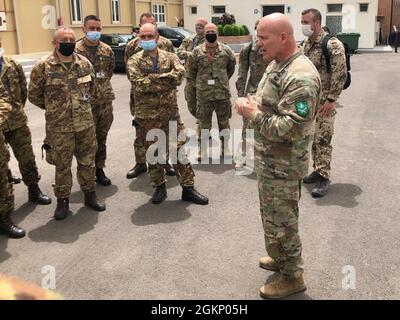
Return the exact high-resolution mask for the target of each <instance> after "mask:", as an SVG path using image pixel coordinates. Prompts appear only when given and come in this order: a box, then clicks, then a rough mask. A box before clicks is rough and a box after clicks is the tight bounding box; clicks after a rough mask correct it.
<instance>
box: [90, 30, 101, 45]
mask: <svg viewBox="0 0 400 320" xmlns="http://www.w3.org/2000/svg"><path fill="white" fill-rule="evenodd" d="M86 37H87V38H88V39H89V40H90V41H93V42H96V41H98V40H100V37H101V32H99V31H88V32H87V33H86Z"/></svg>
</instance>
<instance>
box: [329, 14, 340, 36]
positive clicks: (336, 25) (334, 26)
mask: <svg viewBox="0 0 400 320" xmlns="http://www.w3.org/2000/svg"><path fill="white" fill-rule="evenodd" d="M342 22H343V16H327V17H326V26H327V27H328V28H329V30H330V31H331V34H332V35H336V34H338V33H340V32H342Z"/></svg>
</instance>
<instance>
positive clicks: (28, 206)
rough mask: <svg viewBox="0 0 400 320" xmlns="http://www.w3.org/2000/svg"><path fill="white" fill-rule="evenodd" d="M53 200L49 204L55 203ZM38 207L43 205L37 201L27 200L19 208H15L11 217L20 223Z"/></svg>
mask: <svg viewBox="0 0 400 320" xmlns="http://www.w3.org/2000/svg"><path fill="white" fill-rule="evenodd" d="M53 202H54V200H53V199H51V204H49V206H51V205H52V204H53ZM37 207H42V206H40V205H38V204H36V203H32V202H26V203H24V204H23V205H22V206H20V207H19V208H18V209H16V210H14V211H13V213H11V219H12V220H13V221H14V222H15V223H16V224H17V225H18V224H20V223H21V222H22V221H24V219H25V218H26V217H27V216H28V215H29V214H31V213H32V212H33V211H35V209H36V208H37ZM43 207H47V206H43Z"/></svg>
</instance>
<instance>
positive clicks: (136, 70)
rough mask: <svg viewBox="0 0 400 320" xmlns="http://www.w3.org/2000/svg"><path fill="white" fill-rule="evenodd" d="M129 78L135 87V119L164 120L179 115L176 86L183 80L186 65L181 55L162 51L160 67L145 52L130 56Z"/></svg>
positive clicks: (159, 61)
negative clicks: (183, 63) (182, 61)
mask: <svg viewBox="0 0 400 320" xmlns="http://www.w3.org/2000/svg"><path fill="white" fill-rule="evenodd" d="M127 73H128V78H129V81H130V82H131V84H132V87H133V88H134V91H133V92H134V99H135V118H138V119H160V118H161V119H162V118H164V117H167V118H170V116H171V114H173V113H175V114H178V105H177V97H176V87H177V86H179V85H180V84H181V83H182V80H183V77H184V75H185V68H184V67H183V66H182V64H181V63H180V61H179V59H178V57H177V56H176V55H175V54H172V53H170V52H167V51H163V50H158V57H157V66H153V60H152V58H151V57H150V55H148V54H147V53H145V52H143V51H142V52H139V53H137V54H135V55H134V56H132V57H131V58H129V60H128V65H127Z"/></svg>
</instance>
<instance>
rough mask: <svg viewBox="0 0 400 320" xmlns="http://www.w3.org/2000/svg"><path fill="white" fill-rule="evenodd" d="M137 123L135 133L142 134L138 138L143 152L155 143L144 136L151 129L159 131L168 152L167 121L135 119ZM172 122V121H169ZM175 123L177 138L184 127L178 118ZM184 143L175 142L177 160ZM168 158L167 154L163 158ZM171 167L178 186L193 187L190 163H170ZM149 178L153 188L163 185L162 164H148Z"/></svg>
mask: <svg viewBox="0 0 400 320" xmlns="http://www.w3.org/2000/svg"><path fill="white" fill-rule="evenodd" d="M137 121H138V123H139V128H140V130H138V131H137V133H141V134H143V136H140V137H139V138H140V139H142V140H144V141H145V151H146V152H147V150H148V149H149V148H150V146H151V145H152V144H154V143H155V141H147V140H146V136H147V133H148V132H149V131H150V130H152V129H161V130H162V131H163V132H164V133H165V135H166V139H167V141H166V142H167V145H166V150H167V151H168V149H169V119H166V120H157V119H151V120H149V119H137ZM170 121H173V120H170ZM176 121H177V129H178V130H177V134H178V136H179V134H180V132H182V131H183V130H185V126H184V124H183V122H182V121H181V119H180V117H179V118H178V120H176ZM184 144H185V142H180V141H179V142H177V145H176V150H177V155H176V157H177V159H178V154H182V152H183V151H182V150H181V148H183V147H184ZM167 157H168V152H167V154H166V155H165V156H164V161H166V159H167ZM172 166H173V167H174V169H175V172H176V178H177V179H178V181H179V183H180V185H181V186H182V187H191V186H193V185H194V171H193V168H192V165H191V164H190V163H188V164H182V163H180V162H179V161H178V162H177V163H172ZM149 176H150V179H151V181H152V183H153V185H154V186H155V187H157V186H160V185H162V184H163V183H165V182H166V181H167V180H166V178H165V169H164V165H163V164H150V163H149Z"/></svg>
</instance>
